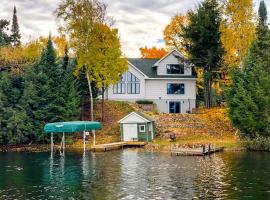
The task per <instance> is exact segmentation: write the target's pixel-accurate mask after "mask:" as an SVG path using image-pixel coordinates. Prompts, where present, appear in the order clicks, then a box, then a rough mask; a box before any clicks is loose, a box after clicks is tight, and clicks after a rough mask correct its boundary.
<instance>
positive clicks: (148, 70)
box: [128, 58, 195, 78]
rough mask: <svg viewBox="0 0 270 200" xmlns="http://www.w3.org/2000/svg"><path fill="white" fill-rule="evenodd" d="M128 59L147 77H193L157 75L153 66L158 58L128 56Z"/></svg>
mask: <svg viewBox="0 0 270 200" xmlns="http://www.w3.org/2000/svg"><path fill="white" fill-rule="evenodd" d="M128 61H129V62H130V63H131V64H132V65H134V66H135V67H136V68H137V69H139V70H140V71H141V72H143V73H144V74H145V75H146V76H148V77H149V78H195V76H193V75H191V76H186V75H157V68H156V67H153V66H154V64H155V63H156V62H157V61H159V59H152V58H128Z"/></svg>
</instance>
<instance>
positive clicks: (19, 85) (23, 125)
mask: <svg viewBox="0 0 270 200" xmlns="http://www.w3.org/2000/svg"><path fill="white" fill-rule="evenodd" d="M22 94H23V79H22V78H21V77H19V76H16V75H14V74H8V73H7V72H2V74H1V77H0V107H1V108H0V127H1V129H0V144H19V143H24V142H26V141H28V140H29V137H28V136H29V131H28V130H29V128H31V121H30V119H29V118H28V117H27V115H26V112H25V110H24V109H22V108H21V107H20V106H19V102H20V99H21V96H22Z"/></svg>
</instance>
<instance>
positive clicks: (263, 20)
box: [259, 1, 267, 26]
mask: <svg viewBox="0 0 270 200" xmlns="http://www.w3.org/2000/svg"><path fill="white" fill-rule="evenodd" d="M259 25H260V26H265V25H267V9H266V5H265V3H264V1H261V2H260V6H259Z"/></svg>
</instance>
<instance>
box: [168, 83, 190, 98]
mask: <svg viewBox="0 0 270 200" xmlns="http://www.w3.org/2000/svg"><path fill="white" fill-rule="evenodd" d="M169 85H184V92H183V93H169V89H168V88H169ZM180 92H181V91H180ZM185 93H186V85H185V83H167V94H169V95H184V94H185Z"/></svg>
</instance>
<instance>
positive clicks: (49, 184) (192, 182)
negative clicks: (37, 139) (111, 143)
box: [0, 149, 270, 200]
mask: <svg viewBox="0 0 270 200" xmlns="http://www.w3.org/2000/svg"><path fill="white" fill-rule="evenodd" d="M269 158H270V154H262V153H245V152H242V153H224V154H216V155H214V156H211V157H204V158H202V157H175V156H170V155H169V154H162V153H151V152H143V151H138V150H136V149H127V150H124V151H112V152H106V153H91V152H88V153H86V154H84V155H82V154H81V153H73V152H67V154H66V156H65V157H62V156H59V155H54V156H53V157H50V154H49V153H36V154H22V153H20V154H18V153H1V154H0V200H9V199H99V200H103V199H104V200H105V199H109V200H114V199H123V200H125V199H151V200H152V199H228V200H231V199H270V195H269V194H270V182H269V180H270V159H269Z"/></svg>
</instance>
